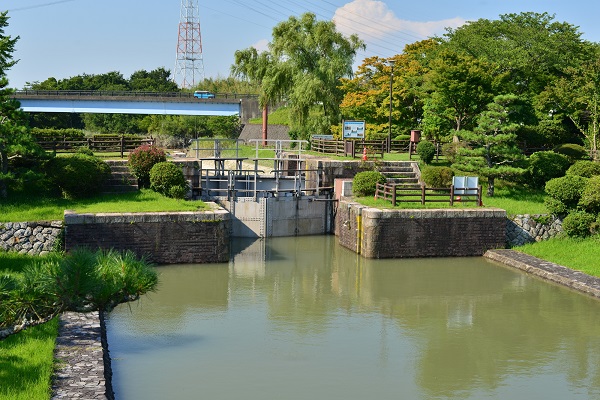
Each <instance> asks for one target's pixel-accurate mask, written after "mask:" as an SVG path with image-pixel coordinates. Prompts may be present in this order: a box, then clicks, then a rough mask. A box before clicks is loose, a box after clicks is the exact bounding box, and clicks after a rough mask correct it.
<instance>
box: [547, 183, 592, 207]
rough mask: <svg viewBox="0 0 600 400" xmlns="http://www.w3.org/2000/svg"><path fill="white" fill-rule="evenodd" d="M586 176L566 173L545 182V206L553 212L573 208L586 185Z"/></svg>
mask: <svg viewBox="0 0 600 400" xmlns="http://www.w3.org/2000/svg"><path fill="white" fill-rule="evenodd" d="M587 181H588V178H584V177H582V176H577V175H566V176H562V177H560V178H554V179H551V180H549V181H548V182H547V183H546V193H547V194H548V197H547V198H546V200H545V204H546V207H547V208H548V210H549V211H550V212H552V213H554V214H564V213H565V212H568V211H569V210H574V209H575V208H576V207H577V204H578V203H579V199H580V198H581V195H582V193H583V191H584V189H585V187H586V185H587Z"/></svg>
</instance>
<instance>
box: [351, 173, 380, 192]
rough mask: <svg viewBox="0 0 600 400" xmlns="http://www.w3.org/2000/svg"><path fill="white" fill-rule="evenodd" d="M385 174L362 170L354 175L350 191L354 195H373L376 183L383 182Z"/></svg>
mask: <svg viewBox="0 0 600 400" xmlns="http://www.w3.org/2000/svg"><path fill="white" fill-rule="evenodd" d="M385 182H386V179H385V176H383V175H382V174H380V173H379V172H377V171H363V172H359V173H358V174H356V175H354V179H353V180H352V193H354V194H355V195H356V196H373V195H374V194H375V191H376V190H377V184H378V183H381V184H385Z"/></svg>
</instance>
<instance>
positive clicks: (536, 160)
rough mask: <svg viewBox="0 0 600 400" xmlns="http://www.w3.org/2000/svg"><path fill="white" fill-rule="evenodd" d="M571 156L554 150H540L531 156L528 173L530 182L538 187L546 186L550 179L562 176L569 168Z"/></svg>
mask: <svg viewBox="0 0 600 400" xmlns="http://www.w3.org/2000/svg"><path fill="white" fill-rule="evenodd" d="M570 164H571V163H570V162H569V158H568V157H567V156H565V155H564V154H559V153H555V152H553V151H538V152H537V153H533V154H532V155H531V156H530V157H529V168H528V170H527V175H528V176H529V183H530V184H531V185H532V186H534V187H537V188H541V187H544V185H545V184H546V182H548V181H549V180H550V179H553V178H558V177H561V176H563V175H564V174H565V172H566V171H567V169H568V168H569V165H570Z"/></svg>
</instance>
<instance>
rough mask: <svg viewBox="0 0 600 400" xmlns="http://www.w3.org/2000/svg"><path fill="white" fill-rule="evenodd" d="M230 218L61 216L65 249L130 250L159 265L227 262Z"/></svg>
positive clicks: (223, 214)
mask: <svg viewBox="0 0 600 400" xmlns="http://www.w3.org/2000/svg"><path fill="white" fill-rule="evenodd" d="M229 225H230V218H229V213H227V211H225V210H223V209H219V210H216V211H204V212H172V213H166V212H156V213H120V214H117V213H114V214H113V213H103V214H77V213H74V212H71V211H65V249H66V250H67V251H70V250H72V249H73V248H76V247H88V248H92V249H97V248H101V249H111V248H112V249H115V250H119V251H123V250H131V251H133V252H134V253H135V254H136V255H137V256H138V257H141V256H144V257H146V259H148V260H149V261H152V262H155V263H160V264H173V263H212V262H226V261H228V260H229V232H230V226H229Z"/></svg>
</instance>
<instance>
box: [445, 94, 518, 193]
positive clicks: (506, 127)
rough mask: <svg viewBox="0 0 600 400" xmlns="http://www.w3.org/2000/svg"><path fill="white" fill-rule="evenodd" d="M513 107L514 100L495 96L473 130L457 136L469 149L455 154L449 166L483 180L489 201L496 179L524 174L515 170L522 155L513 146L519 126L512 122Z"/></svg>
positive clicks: (515, 100) (509, 96)
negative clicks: (456, 155)
mask: <svg viewBox="0 0 600 400" xmlns="http://www.w3.org/2000/svg"><path fill="white" fill-rule="evenodd" d="M517 103H518V97H517V96H514V95H499V96H496V97H495V98H494V101H493V102H492V103H490V104H488V106H487V110H486V111H483V112H482V113H481V115H480V116H479V118H478V120H477V126H476V127H475V129H473V131H466V130H463V131H461V132H460V136H461V139H463V140H465V141H466V142H467V143H468V144H469V146H470V147H469V148H463V149H460V150H459V154H458V157H457V161H456V163H454V164H453V165H452V166H453V167H454V168H456V169H458V170H460V171H465V172H474V173H476V174H479V175H480V176H483V177H486V178H487V183H488V188H487V195H488V196H490V197H491V196H494V185H495V180H496V178H509V177H512V176H515V175H520V174H522V173H523V172H524V169H523V168H521V167H519V166H518V161H520V160H522V159H523V154H522V152H521V150H520V149H519V148H518V147H517V143H516V140H517V134H516V131H517V129H518V128H519V124H518V123H517V122H516V121H515V116H516V114H515V111H514V108H513V105H514V104H517Z"/></svg>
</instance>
